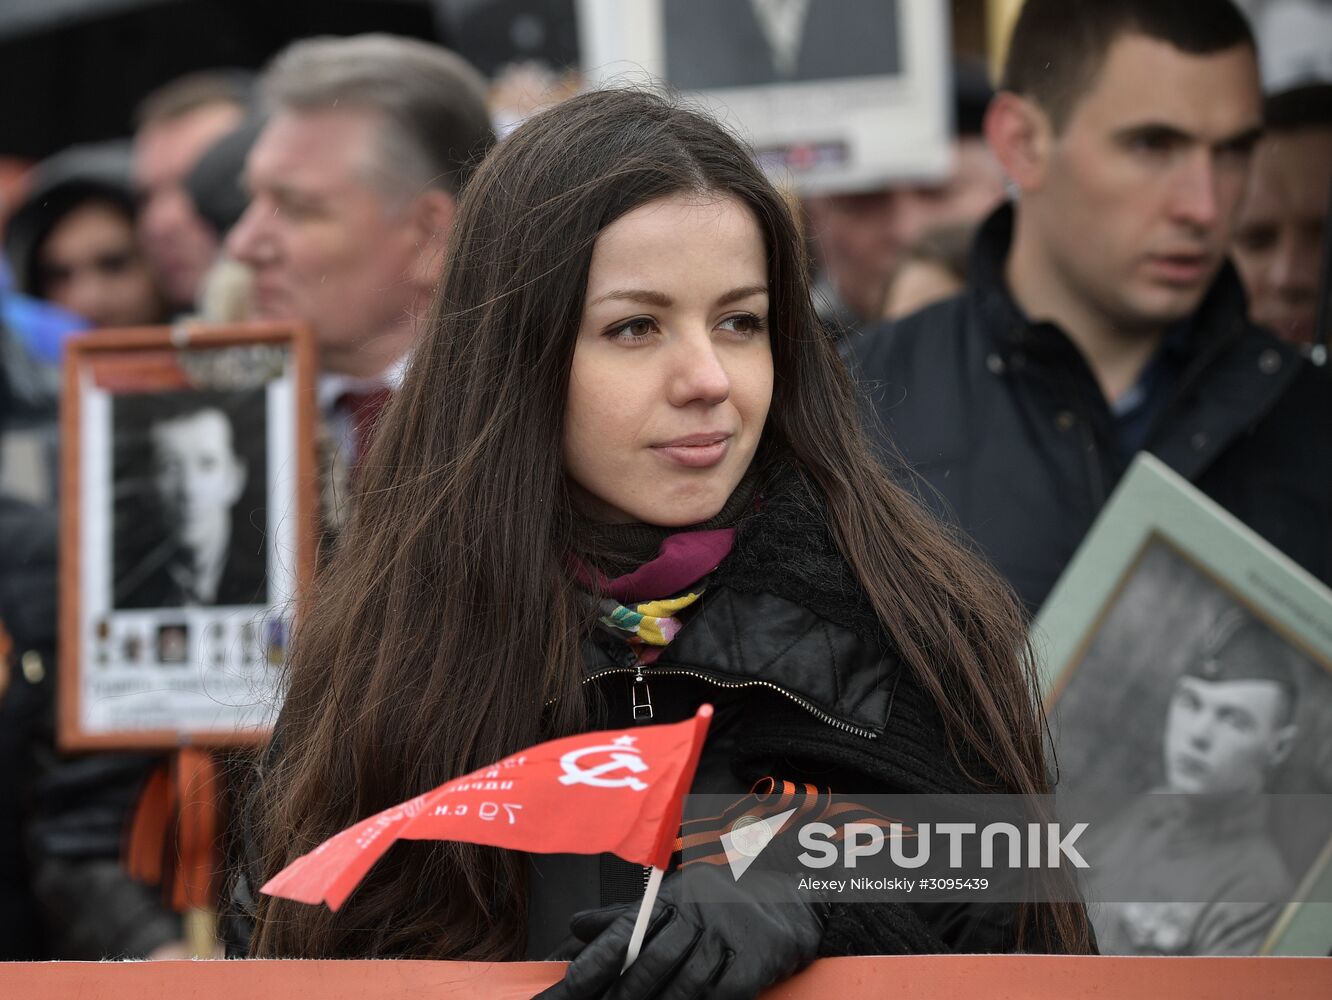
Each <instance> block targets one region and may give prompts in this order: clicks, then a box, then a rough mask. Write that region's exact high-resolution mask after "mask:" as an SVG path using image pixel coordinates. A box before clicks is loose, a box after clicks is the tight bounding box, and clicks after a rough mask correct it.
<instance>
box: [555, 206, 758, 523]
mask: <svg viewBox="0 0 1332 1000" xmlns="http://www.w3.org/2000/svg"><path fill="white" fill-rule="evenodd" d="M767 286H768V268H767V255H766V251H765V248H764V243H763V235H762V233H761V232H760V231H759V227H758V223H757V221H756V220H755V219H754V216H753V214H752V213H751V212H750V211H749V209H748V208H746V207H745V206H744V205H743V204H742V203H741V202H740V201H738V200H737V199H735V198H732V197H726V196H716V195H672V196H670V197H666V198H660V199H658V200H656V201H652V202H649V203H648V204H646V205H643V206H641V207H639V208H637V209H635V210H634V211H632V212H629V213H628V214H626V215H624V216H621V217H620V218H619V219H617V220H616V221H615V222H614V223H612V224H611V225H610V226H608V227H607V228H606V229H605V230H604V231H603V232H602V234H601V236H599V237H598V238H597V242H596V246H595V247H594V248H593V251H592V263H591V267H590V269H589V271H588V276H587V299H586V301H585V302H584V303H583V317H582V321H581V322H580V324H579V328H578V340H577V344H576V345H575V348H574V357H573V369H572V371H571V372H570V376H569V400H568V406H567V410H566V413H565V428H564V462H565V468H566V470H567V471H568V476H569V479H570V486H571V490H572V493H573V497H574V501H575V503H577V504H578V506H579V507H580V509H581V510H583V512H584V513H586V514H587V515H588V516H589V517H592V518H594V519H596V520H599V521H605V522H626V521H643V522H646V523H648V524H656V525H661V526H663V527H677V526H680V525H687V524H697V523H698V522H700V521H706V520H707V519H708V518H710V517H713V516H714V515H715V514H717V512H718V511H720V510H721V508H722V506H723V505H724V504H725V503H726V500H727V498H728V497H730V495H731V492H732V491H733V490H734V489H735V487H736V485H737V484H738V483H739V482H740V479H741V477H743V476H744V474H745V470H746V469H748V468H749V463H750V461H751V460H752V459H753V457H754V451H755V449H756V448H757V447H758V443H759V438H760V436H761V435H762V433H763V424H764V421H765V420H766V419H767V416H768V405H769V403H770V402H771V401H772V381H773V372H772V348H771V346H770V344H769V342H768V330H767V325H768V287H767Z"/></svg>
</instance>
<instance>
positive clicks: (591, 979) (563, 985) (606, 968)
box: [539, 864, 827, 1000]
mask: <svg viewBox="0 0 1332 1000" xmlns="http://www.w3.org/2000/svg"><path fill="white" fill-rule="evenodd" d="M683 877H684V876H681V874H680V873H679V872H676V873H675V874H672V875H670V876H667V878H665V879H664V880H663V881H662V884H661V892H660V893H659V894H658V895H657V901H656V904H655V905H654V906H653V908H652V918H651V920H650V922H649V924H648V931H647V936H646V938H645V939H644V941H643V948H642V950H641V951H640V952H639V954H638V958H637V959H636V960H635V961H634V964H633V965H631V966H629V968H628V969H625V971H624V975H623V976H621V975H620V969H621V968H622V967H623V965H624V956H625V952H626V950H627V949H628V946H629V936H630V934H631V933H632V931H633V927H634V918H635V917H636V916H637V913H638V906H637V904H633V905H629V906H610V907H606V908H604V909H600V910H585V911H583V912H581V913H576V914H574V918H573V920H572V922H571V923H570V928H571V929H572V931H573V933H574V935H575V936H576V937H577V938H579V939H580V940H582V941H585V942H588V943H587V945H586V946H585V947H584V948H583V949H582V951H581V952H580V953H579V954H578V955H577V957H576V958H574V960H573V962H572V963H571V964H570V966H569V968H568V970H567V971H566V972H565V974H564V979H563V980H562V981H560V982H558V983H556V984H555V985H554V986H552V987H550V988H549V989H548V990H545V991H544V992H543V993H541V994H539V1000H579V998H592V997H603V996H605V997H613V998H623V1000H629V998H637V997H653V998H658V1000H690V998H695V997H698V998H703V997H708V998H717V1000H739V998H741V997H753V996H756V995H757V994H758V993H760V992H761V991H762V990H764V989H765V988H767V987H768V986H771V985H772V984H773V983H776V982H779V981H780V980H782V979H785V978H786V977H788V976H790V975H792V974H793V973H795V972H797V971H799V970H800V969H802V968H804V967H805V966H806V965H808V964H809V963H810V962H811V961H813V959H814V957H815V956H816V955H817V954H818V950H819V942H820V941H821V940H822V938H823V929H824V924H825V923H826V920H827V906H826V904H823V903H820V902H817V901H812V900H808V899H804V898H802V897H801V896H800V895H799V893H798V892H797V890H796V888H795V886H794V884H793V883H794V880H793V879H792V878H791V877H790V876H789V875H787V876H782V875H779V874H777V873H769V872H763V871H752V870H751V871H749V872H747V873H746V874H745V877H744V878H743V879H742V880H740V881H739V882H737V881H736V880H735V879H734V878H732V877H731V872H730V869H729V868H728V867H726V866H717V865H709V864H698V865H695V866H692V867H691V869H690V871H689V872H688V874H687V878H688V884H687V886H684V885H682V881H681V880H682V878H683Z"/></svg>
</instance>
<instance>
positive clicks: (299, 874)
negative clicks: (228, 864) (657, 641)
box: [259, 705, 712, 910]
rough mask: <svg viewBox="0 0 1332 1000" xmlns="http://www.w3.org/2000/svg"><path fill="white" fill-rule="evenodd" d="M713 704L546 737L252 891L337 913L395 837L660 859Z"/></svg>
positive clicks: (400, 808)
mask: <svg viewBox="0 0 1332 1000" xmlns="http://www.w3.org/2000/svg"><path fill="white" fill-rule="evenodd" d="M711 718H712V706H711V705H704V706H702V707H701V708H699V710H698V714H697V715H696V716H694V718H692V719H689V720H687V721H685V722H677V723H675V724H673V725H668V726H635V727H634V728H633V729H625V730H612V731H609V732H597V733H583V734H581V735H579V736H569V737H566V738H564V739H562V740H552V741H551V742H549V743H542V744H539V745H538V746H534V747H532V748H531V749H528V750H524V751H522V752H521V753H516V754H514V755H512V756H510V757H506V758H504V759H503V760H501V761H499V762H498V763H496V764H492V765H491V766H490V767H483V768H481V770H479V771H474V772H472V773H471V774H466V775H463V776H462V777H461V778H455V779H454V780H453V781H450V782H448V783H447V784H444V785H440V786H439V787H438V788H436V789H434V790H433V791H430V792H426V793H425V794H424V795H418V796H417V797H416V798H414V799H412V800H411V801H409V802H403V803H401V804H399V805H396V806H393V807H392V808H390V809H385V810H384V811H383V812H381V813H379V814H377V815H375V816H371V817H370V818H369V819H366V820H363V821H361V822H360V823H357V824H356V825H355V826H353V827H349V828H348V829H346V830H343V831H342V832H341V833H339V834H337V835H336V836H334V837H331V838H329V839H328V840H326V841H324V842H323V843H322V844H320V845H319V846H318V847H316V848H315V849H314V850H313V851H311V852H310V853H309V854H305V855H302V856H301V857H299V858H297V859H296V860H295V861H293V862H292V863H291V864H289V865H288V866H287V867H286V868H284V869H282V871H280V872H278V873H277V874H276V875H275V876H273V878H271V879H269V880H268V882H267V884H265V885H264V887H263V888H262V889H260V890H259V891H260V892H264V893H267V894H268V895H270V896H281V897H282V898H284V899H294V900H297V901H298V902H302V903H320V902H323V903H327V904H328V906H329V909H332V910H336V909H338V907H340V906H341V905H342V904H343V902H344V901H345V900H346V899H347V897H348V896H349V895H351V892H352V890H353V889H355V888H356V886H357V885H358V884H359V883H360V881H361V879H363V878H364V877H365V874H366V872H368V871H369V870H370V868H371V867H372V866H373V865H374V863H375V862H376V861H377V860H379V858H380V857H382V856H383V854H384V852H385V851H387V850H388V849H389V845H391V844H392V843H393V842H394V841H395V840H465V841H468V842H470V843H473V844H490V845H492V846H494V847H507V848H511V849H514V850H519V851H531V852H534V853H540V854H552V853H565V852H567V853H570V854H600V853H602V852H603V851H609V852H610V853H612V854H618V855H619V856H620V857H622V858H624V859H625V860H626V861H632V862H635V863H637V864H641V865H652V866H654V867H657V868H665V867H666V865H667V864H668V863H669V862H670V857H671V847H672V846H673V844H674V842H675V837H676V833H677V832H678V830H679V828H680V817H681V814H682V812H683V810H684V794H685V792H686V791H688V789H689V785H690V783H691V782H692V781H693V780H694V770H695V769H696V768H697V767H698V757H699V754H700V753H701V752H702V750H703V738H704V736H706V735H707V731H708V722H709V721H710V720H711Z"/></svg>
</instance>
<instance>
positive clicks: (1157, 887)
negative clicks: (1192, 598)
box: [1091, 610, 1301, 955]
mask: <svg viewBox="0 0 1332 1000" xmlns="http://www.w3.org/2000/svg"><path fill="white" fill-rule="evenodd" d="M1300 671H1301V665H1300V662H1299V659H1298V658H1297V656H1296V655H1295V654H1294V652H1293V651H1292V650H1291V648H1290V647H1289V646H1288V645H1287V644H1286V643H1285V642H1284V641H1283V640H1282V639H1281V638H1279V637H1278V636H1277V635H1276V634H1275V633H1273V632H1272V631H1271V629H1269V628H1267V626H1265V625H1263V624H1262V623H1260V622H1258V621H1257V620H1256V619H1254V618H1253V617H1252V616H1250V615H1249V614H1248V613H1247V612H1245V611H1242V610H1235V611H1232V612H1230V613H1228V614H1227V615H1225V616H1223V617H1222V618H1221V619H1220V620H1218V621H1217V622H1216V624H1215V625H1214V626H1213V627H1212V629H1211V630H1210V632H1209V633H1208V634H1207V635H1206V636H1205V637H1204V639H1203V642H1202V644H1201V647H1200V648H1199V649H1198V651H1197V654H1196V655H1195V656H1194V657H1193V659H1192V660H1191V661H1190V662H1189V665H1188V667H1187V668H1186V669H1185V671H1184V673H1183V674H1181V675H1180V676H1179V678H1178V679H1177V680H1176V681H1175V684H1174V690H1173V693H1172V694H1171V696H1170V701H1169V705H1168V707H1167V709H1166V718H1165V728H1164V732H1163V733H1162V738H1161V755H1162V766H1163V769H1164V775H1165V781H1164V784H1163V785H1161V786H1160V787H1157V788H1155V789H1153V791H1154V792H1162V793H1169V794H1161V795H1149V796H1145V797H1143V798H1141V799H1139V800H1137V802H1136V803H1135V805H1134V806H1133V807H1131V808H1130V809H1128V810H1126V811H1125V812H1124V813H1123V814H1121V815H1120V816H1119V817H1117V819H1116V821H1115V822H1114V823H1113V825H1111V826H1110V827H1109V828H1107V829H1105V830H1104V831H1103V832H1102V833H1101V835H1100V837H1099V838H1098V839H1100V840H1101V841H1102V843H1103V845H1104V846H1103V847H1102V848H1101V850H1100V851H1099V852H1098V854H1099V857H1098V861H1099V863H1100V864H1103V865H1106V866H1108V868H1109V870H1113V871H1114V872H1115V873H1116V884H1115V886H1114V891H1115V893H1116V896H1117V897H1118V898H1125V897H1129V896H1133V897H1137V896H1140V897H1141V898H1140V899H1139V900H1138V901H1135V902H1123V903H1102V904H1100V905H1097V906H1093V907H1092V908H1091V915H1092V919H1093V922H1094V924H1095V926H1096V936H1097V943H1098V945H1099V947H1100V949H1101V951H1102V953H1104V954H1116V955H1251V954H1254V953H1255V952H1257V951H1258V949H1259V947H1260V946H1261V945H1262V943H1263V940H1264V938H1265V937H1266V935H1267V933H1268V931H1269V930H1270V929H1271V927H1272V925H1273V923H1274V922H1275V921H1276V919H1277V917H1278V916H1279V915H1280V911H1281V908H1282V906H1281V904H1280V903H1277V902H1272V901H1271V900H1275V899H1281V898H1289V896H1290V894H1291V893H1292V892H1293V890H1294V885H1295V880H1294V879H1293V877H1292V875H1291V873H1290V871H1289V868H1288V865H1287V862H1286V858H1285V856H1284V855H1283V852H1282V851H1281V850H1280V849H1279V847H1278V846H1277V844H1276V843H1275V842H1274V840H1273V838H1272V836H1271V833H1270V823H1271V817H1270V816H1269V814H1268V811H1267V809H1265V808H1264V807H1263V802H1264V801H1265V800H1263V799H1260V798H1256V797H1255V793H1259V792H1263V791H1265V790H1267V789H1268V787H1269V784H1270V780H1271V777H1272V775H1273V774H1274V773H1275V772H1276V771H1277V769H1278V768H1279V767H1280V766H1281V765H1282V764H1283V763H1285V761H1286V760H1287V759H1288V758H1289V756H1290V753H1291V750H1292V749H1293V747H1294V745H1295V741H1296V737H1297V735H1298V728H1297V726H1296V722H1295V718H1296V708H1297V706H1298V701H1299V690H1300ZM1237 796H1242V797H1240V798H1237ZM1261 900H1268V901H1261Z"/></svg>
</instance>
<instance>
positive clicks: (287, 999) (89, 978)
mask: <svg viewBox="0 0 1332 1000" xmlns="http://www.w3.org/2000/svg"><path fill="white" fill-rule="evenodd" d="M562 969H563V966H562V965H561V964H559V963H554V962H514V963H506V964H498V965H490V964H482V963H472V962H122V963H100V964H99V963H91V962H89V963H84V962H47V963H37V962H32V963H27V962H16V963H12V964H7V965H6V964H0V997H4V998H14V1000H20V998H22V1000H29V998H32V1000H37V998H40V1000H67V998H68V1000H75V998H78V1000H157V998H159V997H160V998H162V1000H242V998H248V997H262V998H265V1000H269V998H271V1000H277V998H281V1000H379V998H384V1000H388V998H393V1000H411V998H422V1000H424V998H430V1000H444V998H451V997H494V998H510V997H512V998H518V997H523V998H526V997H530V996H532V994H533V993H536V992H537V991H539V990H541V989H542V988H544V987H545V986H547V985H549V984H550V983H552V982H554V981H555V980H556V979H558V978H559V976H560V973H561V970H562ZM861 996H893V997H900V998H902V1000H908V998H910V1000H954V998H957V997H965V998H968V1000H1071V998H1077V997H1094V998H1095V1000H1143V998H1156V997H1169V998H1170V1000H1250V998H1258V997H1261V998H1263V1000H1327V998H1329V997H1332V959H1324V958H1061V957H1051V956H1024V955H937V956H936V955H920V956H910V957H904V958H832V959H824V960H823V961H821V962H815V963H814V965H812V966H810V968H808V969H806V970H805V971H804V972H803V973H801V974H800V975H799V976H796V977H795V978H793V979H791V980H788V981H787V982H785V983H783V984H781V985H780V986H777V987H774V988H773V989H772V990H771V991H769V992H768V993H767V994H765V997H768V998H772V1000H802V998H811V1000H813V998H818V1000H826V998H829V997H835V998H838V1000H851V998H853V997H861Z"/></svg>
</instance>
